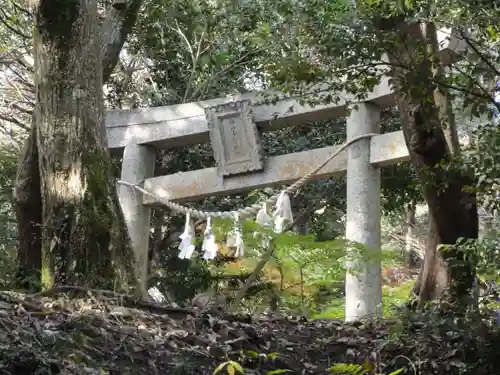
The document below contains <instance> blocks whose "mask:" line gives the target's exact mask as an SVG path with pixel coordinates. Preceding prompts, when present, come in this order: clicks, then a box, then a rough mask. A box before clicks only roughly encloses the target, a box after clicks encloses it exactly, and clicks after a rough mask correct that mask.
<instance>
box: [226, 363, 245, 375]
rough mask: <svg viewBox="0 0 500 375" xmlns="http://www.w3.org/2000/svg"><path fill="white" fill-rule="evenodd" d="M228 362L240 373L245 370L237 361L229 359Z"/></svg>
mask: <svg viewBox="0 0 500 375" xmlns="http://www.w3.org/2000/svg"><path fill="white" fill-rule="evenodd" d="M229 364H230V365H231V366H233V367H234V368H235V369H236V371H238V372H239V373H240V374H243V373H244V372H245V371H244V370H243V367H241V365H240V364H239V363H238V362H235V361H229Z"/></svg>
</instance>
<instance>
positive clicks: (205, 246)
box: [201, 217, 219, 260]
mask: <svg viewBox="0 0 500 375" xmlns="http://www.w3.org/2000/svg"><path fill="white" fill-rule="evenodd" d="M201 250H202V251H204V254H203V259H206V260H213V259H215V257H216V256H217V251H219V248H218V247H217V243H216V242H215V236H214V233H213V232H212V219H211V218H210V217H209V218H208V219H207V227H206V228H205V233H204V234H203V243H202V245H201Z"/></svg>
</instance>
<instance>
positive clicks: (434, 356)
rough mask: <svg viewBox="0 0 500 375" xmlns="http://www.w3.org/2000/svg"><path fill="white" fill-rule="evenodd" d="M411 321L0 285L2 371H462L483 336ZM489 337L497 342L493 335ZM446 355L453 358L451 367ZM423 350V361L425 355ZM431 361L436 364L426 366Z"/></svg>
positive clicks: (139, 374) (16, 373)
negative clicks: (1, 288)
mask: <svg viewBox="0 0 500 375" xmlns="http://www.w3.org/2000/svg"><path fill="white" fill-rule="evenodd" d="M405 324H406V323H405ZM408 324H410V327H408V326H406V327H402V326H401V324H400V323H399V322H397V321H391V322H388V321H385V322H379V323H377V324H374V323H370V324H368V323H365V324H360V323H358V324H345V323H343V322H340V321H334V320H315V321H309V322H308V321H305V320H300V319H299V320H298V319H273V318H271V317H262V318H261V319H259V320H258V321H255V320H252V319H251V318H250V317H248V316H229V315H224V314H223V313H221V312H218V311H211V312H196V311H192V310H187V309H175V308H168V307H164V306H161V305H158V304H151V303H145V302H140V301H135V300H133V299H132V298H131V297H128V296H123V295H116V294H114V293H112V292H106V291H88V290H81V289H78V288H61V289H58V290H52V291H48V292H44V293H43V294H39V295H32V296H28V295H22V294H15V293H12V292H2V293H0V327H1V330H0V372H1V373H2V374H12V375H21V374H22V375H25V374H26V375H27V374H39V375H41V374H99V375H101V374H117V375H118V374H120V375H122V374H123V375H125V374H134V375H142V374H148V375H154V374H169V375H170V374H171V375H176V374H190V375H191V374H192V375H195V374H203V375H205V374H207V375H208V374H212V373H213V372H214V370H215V369H216V368H217V366H219V365H220V364H221V363H224V362H225V361H227V360H233V361H236V362H238V363H239V364H240V365H241V366H242V367H243V368H244V369H245V370H244V371H245V374H269V373H270V372H269V371H276V370H287V372H286V373H288V374H327V373H329V372H328V371H327V369H328V368H330V367H331V366H332V365H334V364H335V363H370V364H371V366H372V367H373V368H374V371H373V372H372V373H374V374H375V373H377V374H389V373H390V372H391V371H394V370H396V369H398V368H405V369H406V370H405V372H403V374H424V373H425V374H432V373H436V374H441V373H442V374H444V373H447V374H455V373H456V374H458V373H459V372H456V371H455V367H457V368H458V367H460V366H462V365H461V363H462V362H463V361H464V359H463V358H464V357H466V356H468V355H469V352H470V350H469V349H470V348H473V349H474V350H476V347H477V346H478V345H483V344H482V343H474V344H472V343H470V342H469V347H470V348H469V349H467V350H469V351H467V350H465V349H464V348H463V343H462V342H460V340H459V341H456V340H457V339H456V338H454V339H453V340H450V339H449V338H448V339H446V340H445V339H443V337H441V336H439V335H441V334H443V335H446V332H445V333H439V332H440V330H439V329H438V330H436V331H435V332H434V333H429V332H426V331H425V330H426V328H425V327H424V325H422V323H419V322H417V321H415V322H414V323H408ZM408 324H407V325H408ZM411 324H413V325H414V326H411ZM398 330H399V331H401V330H405V331H410V332H411V331H412V330H414V331H415V336H414V337H413V338H411V337H410V338H409V339H408V340H406V339H401V338H396V336H395V332H396V331H398ZM436 332H437V333H436ZM433 334H434V336H433ZM483 336H484V335H483ZM462 338H463V337H462ZM423 340H426V345H427V346H425V348H428V349H425V353H424V352H423V350H424V349H422V348H420V347H417V346H416V345H415V343H416V342H422V341H423ZM488 340H490V341H491V340H493V342H495V343H496V341H495V340H497V337H496V336H495V337H492V338H489V339H488ZM469 341H470V340H469ZM473 345H475V346H474V347H473ZM445 347H446V348H445ZM439 348H441V349H443V348H445V350H444V349H443V350H441V351H440V349H439ZM471 350H472V349H471ZM449 353H451V355H449ZM445 355H446V356H447V358H448V360H449V361H451V363H452V362H453V361H455V362H456V366H455V365H451V367H450V366H448V367H446V366H445V364H444V362H443V360H442V357H443V356H445ZM496 357H499V356H498V355H495V356H492V358H493V359H492V360H491V362H492V363H488V364H487V365H484V364H483V365H481V366H482V367H481V371H480V372H476V373H477V374H490V372H488V370H487V369H488V368H490V367H491V368H492V371H493V370H494V369H495V368H496V369H498V368H500V367H499V366H500V359H498V358H496ZM422 358H424V359H425V363H426V364H425V365H422V364H421V363H420V362H419V360H421V359H422ZM495 358H496V362H495ZM460 361H462V362H460ZM493 362H495V363H493ZM429 366H430V367H429ZM443 366H444V367H443ZM453 366H455V367H453ZM434 367H435V368H436V371H432V372H422V371H427V370H424V369H426V368H434ZM457 371H458V370H457ZM495 371H496V370H495ZM223 373H226V372H225V371H224V372H223ZM271 373H272V372H271ZM275 373H279V372H275ZM465 373H467V372H464V374H465ZM496 373H498V372H497V371H496V372H491V374H496Z"/></svg>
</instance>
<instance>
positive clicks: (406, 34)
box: [387, 23, 478, 300]
mask: <svg viewBox="0 0 500 375" xmlns="http://www.w3.org/2000/svg"><path fill="white" fill-rule="evenodd" d="M393 31H394V35H397V37H398V38H399V40H398V41H397V42H396V43H392V44H391V45H390V46H387V52H388V55H389V59H390V61H391V64H392V65H393V67H394V68H393V77H394V78H395V82H396V85H397V87H396V90H397V94H396V101H397V104H398V107H399V110H400V116H401V119H402V123H403V132H404V136H405V141H406V145H407V147H408V150H409V153H410V157H411V161H412V164H413V166H414V167H415V170H416V173H417V176H418V178H419V180H420V182H421V184H422V186H423V192H424V196H425V198H426V201H427V204H428V206H429V220H430V223H431V230H430V232H429V237H430V243H429V246H428V250H427V253H426V255H425V258H426V259H425V261H424V266H423V269H422V272H421V280H420V281H421V283H420V285H421V288H420V292H419V295H420V296H421V297H422V298H423V299H424V300H426V299H433V298H435V297H437V293H436V292H437V291H438V289H436V285H437V283H436V282H437V281H438V280H439V289H444V288H445V287H446V286H444V287H443V285H442V283H443V282H446V281H449V282H450V283H451V285H450V286H452V287H453V288H451V291H452V294H453V296H454V298H458V299H461V298H462V297H465V296H467V295H468V294H469V292H470V288H471V287H472V285H473V280H474V277H475V275H474V270H473V269H472V266H471V265H470V263H469V262H467V260H464V259H463V254H461V253H460V252H459V251H458V250H456V249H455V248H453V247H452V248H451V249H450V250H449V251H447V252H446V256H445V259H444V260H445V261H450V262H451V261H453V264H454V266H453V267H445V264H446V262H445V261H443V259H442V257H441V256H442V254H440V253H439V252H438V250H437V246H435V244H438V243H439V244H446V245H454V244H455V243H456V241H457V240H458V239H459V238H460V237H464V238H477V236H478V217H477V208H476V197H475V195H474V194H472V193H469V192H467V191H466V190H465V189H464V188H465V187H467V186H469V185H471V184H472V183H473V178H472V177H471V176H466V175H464V174H462V173H461V172H460V171H457V170H454V169H450V170H446V169H445V168H446V167H448V166H450V162H451V160H452V157H453V151H454V150H452V147H450V145H449V144H448V142H447V137H448V138H450V137H453V134H451V133H450V134H445V131H444V130H443V128H445V130H447V132H448V131H449V127H446V123H445V122H444V121H443V120H444V119H445V116H446V114H448V113H449V106H448V104H449V101H448V100H447V98H444V99H443V95H444V96H446V93H444V94H443V93H442V92H441V91H438V90H439V88H438V87H437V86H436V84H435V81H436V74H440V72H441V69H440V68H439V67H438V66H437V65H439V62H438V61H436V59H435V56H436V51H437V43H436V35H435V32H436V30H435V28H434V25H432V24H423V23H421V24H414V25H411V26H408V25H406V26H403V25H400V26H397V30H396V29H393ZM408 46H411V48H409V47H408ZM440 95H441V96H440ZM448 124H449V122H448ZM433 226H434V227H433ZM434 230H435V234H434V233H433V232H434ZM433 236H434V238H432V239H431V237H433ZM433 242H435V244H434V243H433ZM456 261H458V263H455V262H456ZM443 273H446V275H447V277H444V276H443ZM431 289H432V290H431Z"/></svg>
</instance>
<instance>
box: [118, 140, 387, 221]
mask: <svg viewBox="0 0 500 375" xmlns="http://www.w3.org/2000/svg"><path fill="white" fill-rule="evenodd" d="M376 135H379V134H377V133H368V134H363V135H360V136H357V137H354V138H352V139H350V140H348V141H347V142H345V143H344V144H342V145H341V146H340V147H339V148H338V149H337V150H336V151H335V152H334V153H333V154H332V155H330V156H329V157H328V158H327V159H326V160H325V161H324V162H323V163H321V164H320V165H319V166H318V167H316V168H315V169H313V170H312V171H311V172H309V173H307V174H306V175H305V176H304V177H302V178H301V179H300V180H298V181H296V182H295V183H294V184H292V185H290V186H289V187H288V188H286V189H285V191H286V192H287V193H289V194H291V193H295V192H296V191H297V190H299V189H300V188H301V187H302V186H304V185H305V184H306V183H307V182H308V181H309V180H310V179H311V178H312V177H314V175H316V174H317V173H318V172H319V171H320V170H321V169H322V168H323V167H324V166H325V165H327V164H328V163H329V162H330V161H332V160H333V158H335V157H336V156H337V155H338V154H340V153H341V152H342V151H343V150H345V149H346V148H347V147H349V146H350V145H351V144H353V143H355V142H357V141H359V140H361V139H365V138H371V137H373V136H376ZM117 183H118V184H120V185H125V186H129V187H131V188H133V189H135V190H137V191H140V192H141V193H142V194H145V195H148V196H150V197H153V198H155V199H156V200H157V201H159V202H160V203H162V204H164V205H165V206H166V207H168V208H170V209H171V210H173V211H176V212H180V213H183V214H189V215H190V217H192V218H197V219H207V218H209V217H215V218H221V219H234V217H235V215H239V218H240V219H246V218H249V217H252V216H255V215H256V214H257V212H258V211H259V210H260V208H261V207H262V205H263V204H264V203H266V204H268V205H274V204H275V203H276V201H277V200H278V197H279V195H280V193H278V194H275V195H273V196H272V197H270V198H268V199H266V200H265V201H263V202H259V203H255V204H253V205H251V206H247V207H244V208H240V209H238V210H234V211H213V212H209V211H200V210H196V209H194V208H189V207H186V206H183V205H180V204H178V203H174V202H172V201H170V200H168V199H167V198H163V197H159V196H157V195H156V194H153V193H151V192H149V191H147V190H145V189H143V188H142V187H140V186H138V184H132V183H130V182H127V181H122V180H118V181H117Z"/></svg>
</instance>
